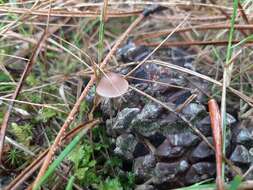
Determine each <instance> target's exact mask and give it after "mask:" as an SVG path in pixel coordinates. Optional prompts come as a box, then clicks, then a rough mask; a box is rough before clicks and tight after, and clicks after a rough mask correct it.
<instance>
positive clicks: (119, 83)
mask: <svg viewBox="0 0 253 190" xmlns="http://www.w3.org/2000/svg"><path fill="white" fill-rule="evenodd" d="M127 89H128V82H127V80H126V79H124V78H123V77H122V76H121V75H119V74H117V73H113V72H109V73H106V75H104V76H103V77H102V78H101V80H100V81H99V83H98V85H97V89H96V91H97V94H98V95H100V96H102V97H106V98H116V97H119V96H121V95H123V94H125V93H126V92H127Z"/></svg>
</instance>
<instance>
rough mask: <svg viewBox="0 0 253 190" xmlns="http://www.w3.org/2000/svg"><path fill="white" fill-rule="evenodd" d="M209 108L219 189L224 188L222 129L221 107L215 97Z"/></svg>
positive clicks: (209, 103)
mask: <svg viewBox="0 0 253 190" xmlns="http://www.w3.org/2000/svg"><path fill="white" fill-rule="evenodd" d="M208 109H209V115H210V120H211V127H212V131H213V141H214V147H215V158H216V176H217V177H216V183H217V189H218V190H224V182H223V179H222V129H221V117H220V111H219V107H218V105H217V103H216V101H215V100H214V99H211V100H209V101H208Z"/></svg>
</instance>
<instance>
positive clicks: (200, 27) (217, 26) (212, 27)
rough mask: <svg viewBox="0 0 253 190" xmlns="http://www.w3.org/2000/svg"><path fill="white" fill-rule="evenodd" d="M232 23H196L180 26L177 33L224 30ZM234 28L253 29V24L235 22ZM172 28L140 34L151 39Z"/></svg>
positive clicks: (164, 33) (162, 34) (165, 33)
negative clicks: (189, 25) (194, 24)
mask: <svg viewBox="0 0 253 190" xmlns="http://www.w3.org/2000/svg"><path fill="white" fill-rule="evenodd" d="M230 28H231V25H230V24H226V23H220V24H202V25H196V26H191V27H185V28H180V29H178V30H177V31H176V32H175V33H179V32H187V31H192V30H193V29H194V30H219V29H220V30H224V29H227V30H228V29H230ZM234 28H235V29H236V30H241V31H242V30H253V25H252V24H235V26H234ZM171 31H172V29H169V30H161V31H155V32H149V33H143V34H139V35H138V36H140V37H139V39H142V40H143V39H150V38H158V37H161V36H166V35H168V34H169V33H170V32H171Z"/></svg>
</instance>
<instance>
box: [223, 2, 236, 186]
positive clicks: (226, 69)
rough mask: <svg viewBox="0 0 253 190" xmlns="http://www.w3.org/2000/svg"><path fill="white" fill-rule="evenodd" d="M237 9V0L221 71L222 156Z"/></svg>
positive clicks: (224, 149) (234, 5)
mask: <svg viewBox="0 0 253 190" xmlns="http://www.w3.org/2000/svg"><path fill="white" fill-rule="evenodd" d="M237 9H238V0H234V1H233V14H232V17H231V28H230V31H229V36H228V47H227V55H226V62H225V64H224V69H223V86H222V98H221V126H222V133H223V154H225V153H226V90H227V87H228V86H229V83H230V76H231V73H232V69H233V63H231V64H229V62H230V60H231V57H232V52H233V48H232V40H233V37H234V31H235V28H234V25H235V18H236V16H237ZM222 179H223V181H224V179H225V166H224V162H223V164H222Z"/></svg>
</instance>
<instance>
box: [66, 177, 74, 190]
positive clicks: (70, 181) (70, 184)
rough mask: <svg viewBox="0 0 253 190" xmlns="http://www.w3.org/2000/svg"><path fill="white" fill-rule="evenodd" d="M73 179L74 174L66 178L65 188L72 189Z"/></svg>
mask: <svg viewBox="0 0 253 190" xmlns="http://www.w3.org/2000/svg"><path fill="white" fill-rule="evenodd" d="M74 180H75V176H71V177H70V179H69V180H68V184H67V187H66V190H72V189H73V184H74Z"/></svg>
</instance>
